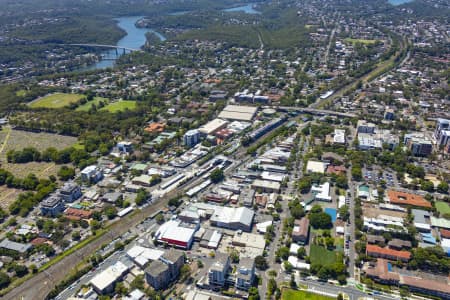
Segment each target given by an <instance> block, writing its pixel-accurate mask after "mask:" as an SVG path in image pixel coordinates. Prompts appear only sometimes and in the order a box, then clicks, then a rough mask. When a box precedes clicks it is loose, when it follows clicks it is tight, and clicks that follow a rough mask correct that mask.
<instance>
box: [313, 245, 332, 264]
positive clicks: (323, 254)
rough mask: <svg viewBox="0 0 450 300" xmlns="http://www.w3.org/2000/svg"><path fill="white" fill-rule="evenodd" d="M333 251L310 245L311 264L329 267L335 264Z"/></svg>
mask: <svg viewBox="0 0 450 300" xmlns="http://www.w3.org/2000/svg"><path fill="white" fill-rule="evenodd" d="M336 254H337V252H335V251H329V250H327V249H325V248H324V247H322V246H317V245H311V248H310V255H309V256H310V258H311V263H317V264H321V265H322V266H329V265H332V264H334V263H335V262H336Z"/></svg>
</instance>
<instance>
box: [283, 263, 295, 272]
mask: <svg viewBox="0 0 450 300" xmlns="http://www.w3.org/2000/svg"><path fill="white" fill-rule="evenodd" d="M283 267H284V270H285V271H286V273H291V272H292V270H293V269H294V266H293V265H292V264H291V263H290V262H288V261H287V260H285V261H284V263H283Z"/></svg>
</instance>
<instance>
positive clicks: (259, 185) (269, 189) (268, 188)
mask: <svg viewBox="0 0 450 300" xmlns="http://www.w3.org/2000/svg"><path fill="white" fill-rule="evenodd" d="M280 188H281V185H280V183H279V182H275V181H268V180H260V179H256V180H254V181H253V183H252V189H255V190H260V191H262V192H265V193H279V192H280Z"/></svg>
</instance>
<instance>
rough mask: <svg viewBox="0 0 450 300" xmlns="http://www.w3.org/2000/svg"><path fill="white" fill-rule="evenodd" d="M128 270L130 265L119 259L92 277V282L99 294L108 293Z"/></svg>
mask: <svg viewBox="0 0 450 300" xmlns="http://www.w3.org/2000/svg"><path fill="white" fill-rule="evenodd" d="M127 272H128V267H127V266H126V265H125V264H123V263H122V262H120V261H118V262H116V263H115V264H114V265H112V266H110V267H109V268H107V269H106V270H104V271H103V272H101V273H99V274H97V275H96V276H95V277H94V278H92V279H91V281H90V284H91V285H92V287H93V288H94V290H95V291H96V292H97V293H99V294H101V295H102V294H106V293H109V292H112V291H113V290H114V284H115V283H116V282H117V281H118V280H119V279H121V278H122V277H123V276H124V275H125V274H126V273H127Z"/></svg>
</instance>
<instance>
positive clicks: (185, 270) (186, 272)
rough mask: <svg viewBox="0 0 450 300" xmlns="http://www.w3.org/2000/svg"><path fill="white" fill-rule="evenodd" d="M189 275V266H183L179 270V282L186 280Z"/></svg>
mask: <svg viewBox="0 0 450 300" xmlns="http://www.w3.org/2000/svg"><path fill="white" fill-rule="evenodd" d="M190 275H191V268H190V267H189V265H183V266H182V267H181V269H180V276H181V280H186V279H187V278H188V277H189V276H190Z"/></svg>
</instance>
